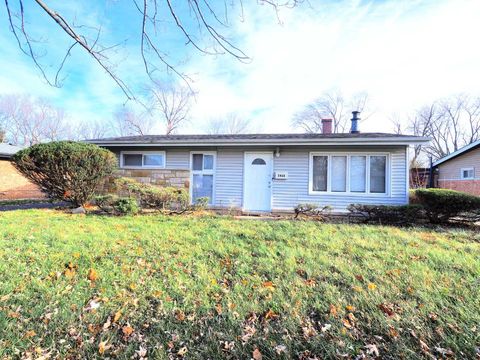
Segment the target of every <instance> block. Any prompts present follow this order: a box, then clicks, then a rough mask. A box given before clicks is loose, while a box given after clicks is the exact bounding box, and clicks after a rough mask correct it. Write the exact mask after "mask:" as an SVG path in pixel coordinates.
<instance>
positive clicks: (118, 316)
mask: <svg viewBox="0 0 480 360" xmlns="http://www.w3.org/2000/svg"><path fill="white" fill-rule="evenodd" d="M121 317H122V312H121V311H120V310H119V311H117V312H116V313H115V315H113V322H114V323H116V322H117V321H118V320H120V318H121Z"/></svg>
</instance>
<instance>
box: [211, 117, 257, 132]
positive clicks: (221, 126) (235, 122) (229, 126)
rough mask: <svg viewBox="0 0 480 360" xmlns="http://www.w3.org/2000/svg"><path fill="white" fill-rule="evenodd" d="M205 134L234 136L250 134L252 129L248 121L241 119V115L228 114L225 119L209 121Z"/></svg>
mask: <svg viewBox="0 0 480 360" xmlns="http://www.w3.org/2000/svg"><path fill="white" fill-rule="evenodd" d="M206 132H207V133H208V134H212V135H218V134H230V135H235V134H247V133H251V132H254V129H253V127H252V123H251V121H250V120H249V119H245V118H242V117H241V115H239V114H237V113H230V114H227V115H226V116H225V117H222V118H216V119H211V120H209V121H208V123H207V127H206Z"/></svg>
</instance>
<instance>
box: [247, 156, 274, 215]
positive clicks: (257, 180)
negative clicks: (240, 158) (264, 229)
mask: <svg viewBox="0 0 480 360" xmlns="http://www.w3.org/2000/svg"><path fill="white" fill-rule="evenodd" d="M244 169H245V170H244V171H245V174H244V179H243V181H244V194H243V208H244V209H245V210H250V211H270V210H272V176H273V153H271V152H258V153H250V152H246V153H245V167H244Z"/></svg>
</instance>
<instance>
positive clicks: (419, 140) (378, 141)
mask: <svg viewBox="0 0 480 360" xmlns="http://www.w3.org/2000/svg"><path fill="white" fill-rule="evenodd" d="M87 142H89V143H92V144H96V145H101V146H172V147H179V146H184V147H185V146H266V145H267V146H268V145H270V146H272V145H274V146H286V145H290V146H304V145H317V146H321V145H340V144H341V145H403V146H408V145H412V144H427V143H428V142H429V139H425V138H423V137H412V138H408V139H398V138H397V139H392V138H365V139H355V140H353V141H352V139H342V138H337V139H325V140H318V139H311V140H304V141H298V139H292V140H278V139H267V140H261V141H238V140H237V141H236V140H230V141H225V140H209V141H203V140H197V141H195V140H193V141H192V140H189V141H182V140H180V141H179V140H167V141H163V142H141V141H136V142H135V141H95V140H88V141H87Z"/></svg>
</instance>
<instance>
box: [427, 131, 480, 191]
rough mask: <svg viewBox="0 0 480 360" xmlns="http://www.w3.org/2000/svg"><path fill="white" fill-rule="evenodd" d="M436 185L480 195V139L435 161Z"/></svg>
mask: <svg viewBox="0 0 480 360" xmlns="http://www.w3.org/2000/svg"><path fill="white" fill-rule="evenodd" d="M432 166H433V168H434V174H435V184H434V185H435V187H439V188H444V189H452V190H458V191H463V192H466V193H469V194H472V195H478V196H480V140H477V141H475V142H473V143H471V144H470V145H467V146H465V147H463V148H461V149H459V150H457V151H455V152H453V153H451V154H450V155H447V156H445V157H443V158H441V159H439V160H437V161H436V162H434V163H433V165H432Z"/></svg>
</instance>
